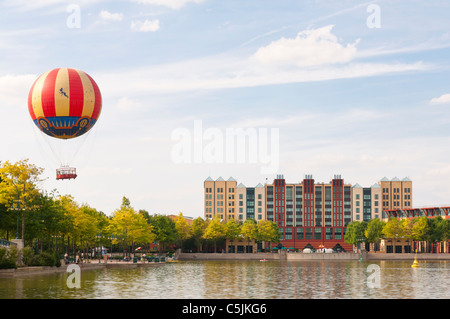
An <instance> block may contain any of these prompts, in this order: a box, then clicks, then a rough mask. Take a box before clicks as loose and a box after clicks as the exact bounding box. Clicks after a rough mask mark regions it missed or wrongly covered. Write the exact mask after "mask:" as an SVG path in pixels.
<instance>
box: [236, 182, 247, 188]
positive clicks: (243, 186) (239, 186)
mask: <svg viewBox="0 0 450 319" xmlns="http://www.w3.org/2000/svg"><path fill="white" fill-rule="evenodd" d="M237 187H238V188H245V185H244V184H242V183H239V185H238V186H237Z"/></svg>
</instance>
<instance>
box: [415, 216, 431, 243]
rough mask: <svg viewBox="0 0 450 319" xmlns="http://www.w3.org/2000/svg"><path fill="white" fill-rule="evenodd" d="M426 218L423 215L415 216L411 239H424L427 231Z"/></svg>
mask: <svg viewBox="0 0 450 319" xmlns="http://www.w3.org/2000/svg"><path fill="white" fill-rule="evenodd" d="M428 230H429V226H428V218H427V217H425V216H422V217H419V218H415V219H414V223H413V226H412V230H411V235H410V236H411V237H410V238H411V239H412V240H415V241H422V240H426V235H427V233H428Z"/></svg>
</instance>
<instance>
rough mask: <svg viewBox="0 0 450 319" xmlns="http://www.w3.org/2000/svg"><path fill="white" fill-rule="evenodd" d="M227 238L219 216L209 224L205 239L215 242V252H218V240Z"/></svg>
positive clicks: (204, 235)
mask: <svg viewBox="0 0 450 319" xmlns="http://www.w3.org/2000/svg"><path fill="white" fill-rule="evenodd" d="M224 237H225V226H224V224H223V223H222V222H221V220H220V217H219V216H218V215H216V216H214V218H213V219H212V220H211V221H210V222H209V223H208V226H207V227H206V229H205V233H204V234H203V238H205V239H211V240H213V241H214V252H217V240H218V239H221V238H224Z"/></svg>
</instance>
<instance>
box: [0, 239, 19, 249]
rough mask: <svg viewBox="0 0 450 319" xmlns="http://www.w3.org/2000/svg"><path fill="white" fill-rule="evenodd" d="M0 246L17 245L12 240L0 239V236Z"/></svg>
mask: <svg viewBox="0 0 450 319" xmlns="http://www.w3.org/2000/svg"><path fill="white" fill-rule="evenodd" d="M0 246H3V247H10V246H17V244H16V243H13V242H10V241H8V240H6V239H1V238H0Z"/></svg>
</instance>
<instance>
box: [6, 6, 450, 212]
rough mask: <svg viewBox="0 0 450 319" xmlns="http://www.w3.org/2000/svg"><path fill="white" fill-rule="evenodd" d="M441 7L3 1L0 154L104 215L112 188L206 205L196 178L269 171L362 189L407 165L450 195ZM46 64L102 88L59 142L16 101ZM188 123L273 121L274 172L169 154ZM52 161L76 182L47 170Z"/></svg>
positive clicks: (437, 196)
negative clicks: (84, 120)
mask: <svg viewBox="0 0 450 319" xmlns="http://www.w3.org/2000/svg"><path fill="white" fill-rule="evenodd" d="M373 8H375V9H376V10H375V11H374V9H373ZM449 12H450V4H449V3H448V2H445V1H395V2H393V1H368V2H361V1H339V2H337V1H325V0H324V1H293V0H291V1H289V0H283V1H261V0H258V1H256V0H255V1H230V0H227V1H217V0H191V1H189V0H122V1H105V0H91V1H88V0H78V1H77V0H73V1H70V0H68V1H66V0H38V1H26V0H4V1H1V2H0V101H1V103H0V116H1V118H2V120H3V121H2V125H1V126H0V134H1V136H3V138H2V139H1V140H0V141H1V142H0V150H1V153H0V155H1V156H0V157H1V159H2V160H10V161H17V160H20V159H24V158H29V159H30V161H31V162H33V163H35V164H36V165H38V166H41V167H44V168H45V175H46V177H48V179H47V180H46V181H45V182H43V183H42V185H41V186H42V187H43V188H44V189H47V190H51V189H54V188H57V189H58V191H59V193H61V194H65V193H71V194H73V195H74V197H75V199H76V200H77V201H78V202H80V203H83V202H85V203H88V204H89V205H91V206H93V207H95V208H97V209H99V210H102V211H104V212H105V213H107V214H110V213H111V212H112V211H114V209H116V208H118V207H119V206H120V202H121V198H122V196H124V195H125V196H127V197H129V198H130V200H131V203H132V205H133V206H134V207H135V208H136V209H146V210H148V211H149V212H151V213H163V214H171V213H175V214H176V213H178V212H179V211H182V212H183V213H184V214H185V215H188V216H193V217H196V216H203V181H204V180H205V179H206V178H207V177H208V176H211V177H212V178H214V179H216V178H218V177H219V176H222V177H223V178H225V179H228V178H229V177H230V176H233V177H234V178H236V179H237V180H238V181H239V182H243V183H244V184H245V185H247V186H254V185H256V184H257V183H259V182H261V183H264V182H265V180H266V178H267V179H268V180H269V181H271V180H272V179H273V178H274V176H275V175H276V174H278V173H279V174H284V176H285V178H286V179H287V181H288V182H298V181H300V180H301V179H302V178H303V175H304V174H312V175H313V176H314V178H315V179H316V180H317V181H318V182H328V181H329V180H330V179H331V178H332V177H333V175H334V174H341V175H342V177H343V178H344V180H345V182H347V183H350V184H356V183H359V184H361V185H363V186H370V185H372V184H374V183H376V182H377V181H378V180H380V179H381V178H383V177H384V176H387V177H388V178H393V177H395V176H396V177H399V178H403V177H406V176H408V177H410V178H411V179H412V180H413V183H414V184H413V191H414V193H413V196H414V197H413V204H414V206H428V205H444V204H450V186H449V184H448V180H449V178H450V160H449V158H450V151H449V150H448V145H449V142H450V134H449V127H450V84H449V83H450V81H449V80H450V72H449V71H450V68H449V66H450V65H449V62H448V57H449V56H450V21H449V20H448V14H449ZM378 13H379V15H376V14H378ZM368 21H369V23H368ZM375 22H377V23H379V24H378V25H373V24H371V23H375ZM373 26H375V27H373ZM56 67H72V68H78V69H81V70H83V71H85V72H87V73H88V74H90V75H91V76H92V77H93V78H94V79H95V80H96V82H97V84H98V85H99V87H100V90H101V92H102V96H103V109H102V114H101V116H100V119H99V121H98V123H97V124H96V126H95V127H94V129H93V130H92V131H91V132H89V134H87V135H86V136H85V137H83V138H82V139H79V140H72V141H68V143H60V141H54V140H52V139H51V138H48V137H44V136H43V135H42V134H39V132H38V131H37V128H36V127H34V124H33V123H32V122H31V119H30V117H29V114H28V110H27V95H28V91H29V89H30V87H31V85H32V83H33V81H34V80H35V79H36V78H37V76H39V75H40V74H42V73H44V72H46V71H47V70H50V69H52V68H56ZM195 121H201V123H202V127H203V129H204V130H207V129H213V130H215V132H222V133H225V131H226V129H227V128H232V129H233V128H234V129H236V128H243V129H259V128H265V129H269V130H270V129H277V130H278V131H279V143H278V145H277V146H278V153H277V154H276V155H278V157H279V165H278V169H277V170H276V172H275V171H274V172H271V173H270V174H267V173H266V174H263V173H261V166H262V164H261V162H258V163H253V162H250V161H248V160H247V161H245V162H244V163H238V162H237V161H236V162H231V163H215V162H213V163H210V162H208V161H205V160H204V161H202V162H200V163H195V162H194V161H192V162H190V163H181V164H180V163H176V161H174V158H173V150H174V147H176V145H177V143H178V142H177V141H176V140H174V139H173V138H172V137H173V134H174V132H177V130H178V129H180V128H181V129H184V130H185V131H187V132H191V133H192V136H193V134H194V123H195ZM205 144H207V141H204V144H203V147H205ZM203 150H204V149H203ZM62 158H63V159H62ZM62 160H65V161H68V162H69V164H70V165H73V166H75V167H77V169H78V173H79V177H78V178H77V179H76V180H75V181H67V182H60V181H55V176H54V170H55V168H57V167H58V166H59V164H60V162H61V161H62Z"/></svg>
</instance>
